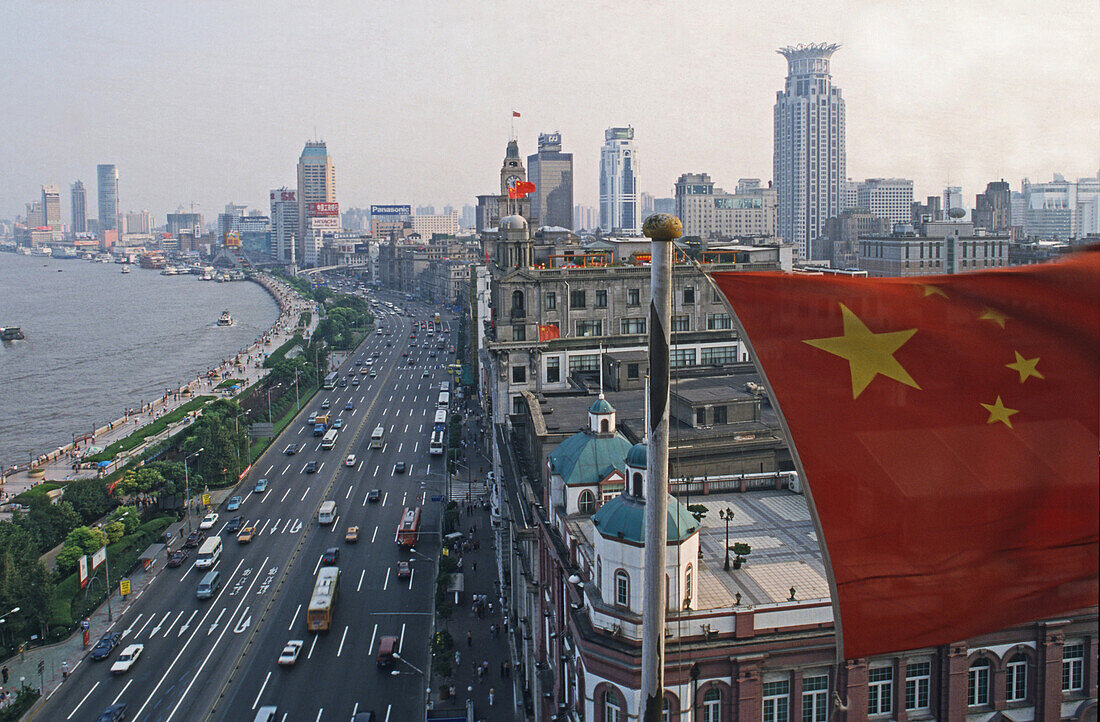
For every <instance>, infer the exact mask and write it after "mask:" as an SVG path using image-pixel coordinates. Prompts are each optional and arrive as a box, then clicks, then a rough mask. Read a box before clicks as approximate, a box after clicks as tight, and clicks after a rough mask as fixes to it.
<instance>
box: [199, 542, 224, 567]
mask: <svg viewBox="0 0 1100 722" xmlns="http://www.w3.org/2000/svg"><path fill="white" fill-rule="evenodd" d="M221 555H222V539H221V537H217V536H215V537H211V538H209V539H207V540H206V541H204V542H203V543H202V546H201V547H199V553H198V556H196V557H195V568H196V569H209V568H210V567H212V566H214V563H215V562H217V561H218V558H219V557H220V556H221Z"/></svg>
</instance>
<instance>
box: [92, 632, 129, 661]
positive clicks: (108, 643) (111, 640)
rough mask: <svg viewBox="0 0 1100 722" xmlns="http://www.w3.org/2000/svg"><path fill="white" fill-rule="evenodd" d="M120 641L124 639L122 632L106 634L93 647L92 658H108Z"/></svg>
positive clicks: (99, 659)
mask: <svg viewBox="0 0 1100 722" xmlns="http://www.w3.org/2000/svg"><path fill="white" fill-rule="evenodd" d="M120 641H122V632H114V633H112V634H104V635H103V636H102V637H100V638H99V641H98V642H96V643H95V646H94V647H92V655H91V657H92V660H93V661H96V662H99V661H102V660H104V659H107V657H109V656H110V655H111V650H113V649H114V648H115V647H117V646H118V643H119V642H120Z"/></svg>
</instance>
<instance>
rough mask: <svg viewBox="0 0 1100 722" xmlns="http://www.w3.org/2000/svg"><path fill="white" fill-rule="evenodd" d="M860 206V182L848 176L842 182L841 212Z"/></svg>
mask: <svg viewBox="0 0 1100 722" xmlns="http://www.w3.org/2000/svg"><path fill="white" fill-rule="evenodd" d="M857 207H859V183H857V182H856V181H854V180H852V179H851V178H846V179H844V180H843V181H841V183H840V212H841V213H843V212H844V211H846V210H848V209H849V208H857Z"/></svg>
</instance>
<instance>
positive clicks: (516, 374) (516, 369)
mask: <svg viewBox="0 0 1100 722" xmlns="http://www.w3.org/2000/svg"><path fill="white" fill-rule="evenodd" d="M512 383H514V384H525V383H527V367H526V366H513V367H512Z"/></svg>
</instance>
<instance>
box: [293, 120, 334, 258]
mask: <svg viewBox="0 0 1100 722" xmlns="http://www.w3.org/2000/svg"><path fill="white" fill-rule="evenodd" d="M335 202H336V166H335V165H333V162H332V157H331V156H330V155H329V154H328V148H327V146H325V141H323V140H318V141H312V140H311V141H307V142H306V147H305V148H304V149H303V150H302V155H301V157H300V158H299V159H298V241H297V245H298V258H299V259H302V258H303V257H304V251H305V246H304V244H305V238H306V235H307V234H309V233H311V232H312V229H313V226H312V225H311V224H310V221H311V220H312V219H313V218H314V217H315V216H316V211H315V210H314V209H315V208H316V207H315V206H312V205H311V204H313V203H335ZM326 214H327V211H326Z"/></svg>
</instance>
